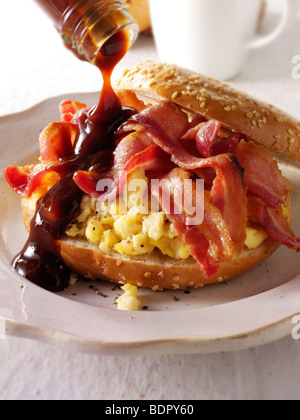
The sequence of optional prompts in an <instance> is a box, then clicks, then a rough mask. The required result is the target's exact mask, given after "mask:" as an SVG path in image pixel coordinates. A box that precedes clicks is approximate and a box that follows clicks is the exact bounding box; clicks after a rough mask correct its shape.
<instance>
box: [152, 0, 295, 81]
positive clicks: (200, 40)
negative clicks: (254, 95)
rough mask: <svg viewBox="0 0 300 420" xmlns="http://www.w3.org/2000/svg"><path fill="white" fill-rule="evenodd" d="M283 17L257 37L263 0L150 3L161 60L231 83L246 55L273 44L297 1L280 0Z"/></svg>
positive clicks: (203, 0) (198, 0)
mask: <svg viewBox="0 0 300 420" xmlns="http://www.w3.org/2000/svg"><path fill="white" fill-rule="evenodd" d="M280 1H281V3H282V16H281V19H280V22H279V24H278V26H277V27H276V28H275V29H274V30H273V31H272V32H271V33H270V34H268V35H264V36H259V35H256V28H257V25H258V19H259V13H260V10H261V5H262V0H150V11H151V19H152V27H153V32H154V37H155V40H156V45H157V50H158V54H159V57H160V59H161V61H164V62H168V63H171V64H177V65H179V66H181V67H185V68H188V69H190V70H193V71H196V72H199V73H202V74H205V75H207V76H210V77H212V78H215V79H221V80H228V79H231V78H233V77H235V76H236V75H237V74H238V73H239V72H240V71H241V70H242V68H243V64H244V62H245V58H246V55H247V52H248V51H249V50H251V49H255V48H261V47H264V46H266V45H268V44H269V43H271V42H273V41H274V40H275V39H277V38H278V36H279V35H280V34H281V33H282V32H283V31H284V29H285V28H286V27H287V26H288V25H289V23H290V22H291V19H292V18H293V17H294V16H295V14H296V8H297V10H298V6H299V3H298V1H299V0H280Z"/></svg>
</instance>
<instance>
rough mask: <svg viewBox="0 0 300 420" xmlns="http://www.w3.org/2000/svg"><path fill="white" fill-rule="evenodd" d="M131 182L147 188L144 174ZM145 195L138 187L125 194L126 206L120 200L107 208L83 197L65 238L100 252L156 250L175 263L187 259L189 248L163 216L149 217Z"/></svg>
mask: <svg viewBox="0 0 300 420" xmlns="http://www.w3.org/2000/svg"><path fill="white" fill-rule="evenodd" d="M134 178H135V179H138V180H144V181H145V182H144V183H143V184H141V183H139V185H144V186H145V188H146V187H147V183H148V179H147V178H146V177H145V173H144V171H143V170H138V171H136V173H135V174H134ZM145 193H146V189H143V188H142V187H141V186H140V187H139V188H137V191H133V192H130V191H127V205H126V203H125V202H124V199H123V198H119V199H118V200H117V201H116V202H114V203H109V204H108V203H100V202H97V200H95V199H92V198H91V197H88V196H85V197H84V198H83V201H82V203H81V209H80V213H79V216H78V217H77V218H76V220H74V221H73V222H72V223H71V225H70V226H69V227H68V229H67V232H66V233H67V235H68V236H70V237H77V236H79V237H83V238H86V239H87V240H89V241H90V242H91V243H93V244H95V245H97V246H99V248H100V249H101V250H102V251H103V252H108V251H111V250H113V251H116V252H118V253H119V254H123V255H129V256H139V255H144V254H151V253H152V252H153V251H154V249H155V248H157V249H159V250H160V251H161V252H162V254H164V255H167V256H169V257H172V258H174V259H188V258H189V257H190V247H189V246H187V245H184V243H183V242H182V240H181V239H180V238H179V237H178V235H177V234H176V233H175V232H174V231H173V230H172V225H171V223H169V221H168V220H167V216H166V215H165V214H164V213H163V212H156V213H150V214H149V211H148V202H147V200H148V197H145V195H146V194H145ZM146 199H147V200H146Z"/></svg>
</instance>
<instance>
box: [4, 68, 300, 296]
mask: <svg viewBox="0 0 300 420" xmlns="http://www.w3.org/2000/svg"><path fill="white" fill-rule="evenodd" d="M114 89H115V92H116V93H117V95H118V97H119V99H120V101H121V103H122V105H123V106H126V107H131V108H134V109H135V110H136V112H135V113H134V115H132V116H131V117H129V119H128V120H127V121H125V123H123V124H122V125H121V126H120V127H119V129H118V130H117V132H116V133H115V139H114V142H115V148H114V150H107V151H105V156H104V157H103V156H102V159H103V160H102V161H101V162H97V164H96V165H94V167H93V168H91V170H90V171H78V172H77V173H76V174H75V175H74V178H73V179H74V182H75V183H76V184H77V186H78V187H79V188H80V189H81V190H82V192H83V197H82V201H81V206H80V211H78V212H77V213H76V214H75V215H74V217H73V219H72V221H71V223H70V224H69V225H68V226H66V229H65V233H64V234H63V235H62V236H61V238H60V239H59V240H58V248H59V250H60V251H59V252H60V256H61V259H62V261H63V262H64V263H65V264H66V265H67V266H68V267H69V269H70V270H71V271H72V272H75V273H78V274H80V275H82V276H84V277H87V278H91V279H102V280H109V281H112V282H115V283H119V284H127V283H130V284H131V285H134V286H138V287H146V288H151V289H152V290H154V291H157V290H165V289H172V290H176V289H184V288H189V287H190V288H198V287H203V286H204V285H208V284H214V283H218V282H225V281H228V280H230V279H233V278H235V277H237V276H240V275H243V274H244V273H246V272H248V271H249V270H251V269H253V268H254V267H256V266H257V265H258V264H260V263H261V262H262V261H263V260H265V259H266V258H268V257H269V256H270V255H271V254H273V253H274V252H275V251H276V250H277V249H278V248H279V247H280V246H281V245H285V246H287V247H288V248H290V249H291V250H292V251H296V252H299V251H300V239H299V238H298V237H297V236H296V235H295V234H294V233H293V232H292V228H291V224H292V204H291V200H290V192H291V190H292V188H293V186H292V184H291V182H290V181H289V180H287V179H286V178H285V177H284V176H283V174H282V172H281V171H280V169H279V166H278V162H277V160H278V159H284V160H288V161H292V162H293V163H295V164H296V165H297V164H298V162H299V160H300V122H299V121H297V120H296V119H294V118H293V117H291V116H289V115H287V114H285V113H284V112H282V111H280V110H279V109H277V108H275V107H274V106H272V105H269V104H266V103H263V102H261V101H258V100H256V99H254V98H252V97H250V96H248V95H247V94H245V93H242V92H239V91H237V90H236V89H234V88H233V87H231V86H230V85H227V84H224V83H222V82H219V81H216V80H213V79H210V78H207V77H205V76H202V75H198V74H195V73H193V72H190V71H188V70H185V69H181V68H178V67H176V66H173V65H168V64H160V63H153V62H144V63H142V64H140V65H137V66H136V67H134V68H131V69H128V70H126V71H125V72H124V74H123V75H122V77H121V78H120V79H119V80H118V81H117V82H116V83H115V84H114ZM85 107H86V105H85V104H80V103H78V102H74V101H72V102H71V101H66V102H63V103H62V104H61V105H60V111H61V115H62V121H60V122H56V123H52V124H50V125H49V126H48V127H47V128H46V129H45V130H44V131H43V132H42V133H41V136H40V145H41V163H39V164H37V165H30V166H28V167H25V168H20V167H15V166H13V167H9V168H7V169H6V170H5V176H6V179H7V182H8V183H9V184H10V185H11V187H12V188H13V189H14V190H15V191H16V192H18V193H19V194H20V195H21V197H22V214H23V219H24V222H25V225H26V227H27V229H28V230H29V229H30V221H31V219H32V217H33V215H34V213H35V207H36V203H37V202H38V200H39V199H40V198H41V197H43V195H45V194H46V192H47V191H49V189H51V188H52V187H53V186H54V185H55V184H56V183H57V181H58V175H57V174H56V173H53V172H51V171H47V167H48V166H49V149H51V147H52V146H50V145H51V144H53V143H55V144H59V143H60V142H64V141H66V137H68V141H70V139H71V141H72V138H74V136H75V135H76V130H77V125H76V124H77V116H78V114H80V112H81V110H82V109H84V108H85ZM51 153H53V148H52V149H51ZM275 157H276V159H275ZM20 174H21V175H20ZM124 174H126V176H124ZM107 179H108V180H109V181H110V189H108V190H107V189H105V188H102V187H99V183H100V184H101V182H102V181H103V180H107ZM25 181H26V182H25ZM153 181H158V183H157V182H153ZM163 181H165V182H163ZM199 181H200V182H201V185H202V190H201V191H200V192H199V191H198V190H197V188H196V187H197V185H198V183H199ZM132 185H134V186H135V188H129V186H131V187H132ZM157 185H159V187H157ZM179 191H180V192H181V193H183V195H187V196H188V198H189V199H190V201H191V203H192V204H193V206H192V207H193V209H195V208H196V207H197V206H196V204H197V202H198V201H199V202H200V208H201V210H202V215H201V217H199V219H197V217H193V216H195V214H190V213H189V209H187V207H186V203H185V201H184V200H183V199H182V196H180V194H179ZM164 193H165V194H164ZM166 196H167V197H168V198H169V200H170V203H167V202H166V201H167V200H166V199H165V197H166ZM152 199H153V200H152ZM152 202H153V203H155V206H154V207H155V209H154V210H153V208H152V207H151V205H152ZM177 210H179V211H177ZM192 219H193V223H191V220H192ZM197 221H198V222H199V223H197Z"/></svg>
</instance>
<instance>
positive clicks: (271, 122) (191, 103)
mask: <svg viewBox="0 0 300 420" xmlns="http://www.w3.org/2000/svg"><path fill="white" fill-rule="evenodd" d="M115 88H116V90H118V89H120V90H132V91H134V92H135V93H136V94H137V96H138V97H140V98H145V99H146V100H147V101H148V102H150V103H151V102H158V101H161V100H163V99H165V100H171V101H173V102H174V103H176V104H178V105H180V106H182V107H184V108H186V109H189V110H191V111H195V112H197V113H199V114H202V115H204V116H205V117H207V118H209V119H215V120H218V121H221V122H222V123H223V125H225V126H227V127H229V128H231V129H232V130H235V131H238V132H240V133H242V134H243V135H244V136H246V137H249V138H250V139H252V140H254V141H256V142H257V143H260V144H262V145H264V146H265V147H267V148H269V149H272V150H273V151H275V152H278V153H281V154H285V155H287V156H289V157H292V158H293V159H296V160H298V161H299V160H300V121H298V120H296V119H295V118H293V117H292V116H290V115H287V114H286V113H284V112H283V111H281V110H279V109H278V108H276V107H274V106H273V105H270V104H267V103H264V102H262V101H259V100H257V99H255V98H253V97H251V96H249V95H247V94H246V93H243V92H240V91H237V90H236V89H234V88H233V87H232V86H230V85H228V84H226V83H222V82H220V81H217V80H214V79H211V78H209V77H206V76H202V75H199V74H195V73H193V72H192V71H189V70H185V69H182V68H179V67H176V66H174V65H170V64H158V63H154V62H151V61H147V62H144V63H141V64H139V65H137V66H135V67H133V68H131V69H129V70H126V71H125V72H124V74H123V75H122V77H121V78H120V79H119V80H118V81H117V82H116V84H115Z"/></svg>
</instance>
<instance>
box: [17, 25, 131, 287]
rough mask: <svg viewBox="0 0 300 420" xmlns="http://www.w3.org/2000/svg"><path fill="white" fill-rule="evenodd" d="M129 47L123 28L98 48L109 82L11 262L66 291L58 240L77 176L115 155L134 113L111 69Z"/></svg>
mask: <svg viewBox="0 0 300 420" xmlns="http://www.w3.org/2000/svg"><path fill="white" fill-rule="evenodd" d="M128 48H129V39H128V35H127V33H126V31H123V30H121V31H119V32H117V33H116V34H115V35H113V36H112V37H111V38H110V39H109V40H108V41H107V42H106V43H105V44H104V45H103V46H102V48H101V49H100V50H99V52H98V53H97V56H96V58H95V60H94V64H95V65H96V66H97V67H98V68H99V70H100V71H101V73H102V77H103V82H104V83H103V89H102V92H101V95H100V100H99V102H98V104H97V105H96V106H95V107H93V108H92V109H90V110H87V109H85V110H83V111H81V113H80V114H79V116H78V118H77V123H78V131H77V137H76V140H75V145H74V151H73V153H72V155H71V156H68V157H67V158H66V159H64V160H63V161H61V162H60V163H59V164H57V165H53V167H52V168H51V169H53V171H55V172H57V173H58V175H59V177H60V178H59V180H58V182H57V183H56V184H55V185H54V186H53V187H52V188H51V189H50V190H49V191H48V192H47V193H46V194H45V196H44V197H42V198H41V199H40V200H39V201H38V203H37V207H36V212H35V215H34V217H33V219H32V220H31V225H30V234H29V238H28V240H27V242H26V244H25V246H24V248H23V249H22V251H21V252H20V253H19V254H18V255H17V256H16V257H15V258H14V260H13V262H12V267H13V269H14V270H15V271H16V272H17V273H19V274H20V275H21V276H23V277H25V278H27V279H28V280H30V281H32V282H33V283H35V284H37V285H39V286H41V287H43V288H44V289H46V290H49V291H53V292H58V291H62V290H64V289H66V288H67V287H68V285H69V279H70V271H69V269H68V268H67V267H66V266H65V264H64V263H63V261H62V260H61V258H60V245H59V239H60V238H61V237H62V235H63V234H64V232H65V230H66V228H67V226H68V225H69V223H70V222H71V221H72V220H73V218H74V216H75V215H76V213H77V212H78V210H79V208H80V203H81V200H82V196H83V192H82V191H81V190H80V189H79V187H78V186H77V185H76V184H75V182H74V181H73V176H74V174H75V173H76V172H77V171H79V170H85V171H89V170H90V169H92V168H93V167H94V166H98V167H99V166H100V169H101V167H102V168H103V166H105V165H107V164H108V162H110V161H111V160H112V152H113V150H114V148H115V138H114V137H115V132H116V131H117V129H118V128H119V126H120V125H121V124H122V123H123V122H124V121H126V120H127V119H128V118H129V117H130V116H132V115H133V114H134V113H135V110H133V109H130V108H123V107H122V105H121V103H120V101H119V99H118V97H117V95H116V94H115V92H114V91H113V88H112V86H111V75H112V72H113V70H114V68H115V66H116V65H117V64H118V63H119V61H120V60H121V59H122V58H123V57H124V55H125V54H126V52H127V50H128ZM109 155H110V158H109ZM103 169H104V168H103Z"/></svg>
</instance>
